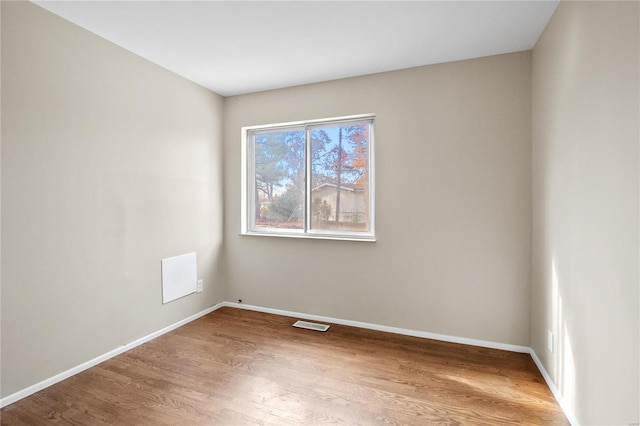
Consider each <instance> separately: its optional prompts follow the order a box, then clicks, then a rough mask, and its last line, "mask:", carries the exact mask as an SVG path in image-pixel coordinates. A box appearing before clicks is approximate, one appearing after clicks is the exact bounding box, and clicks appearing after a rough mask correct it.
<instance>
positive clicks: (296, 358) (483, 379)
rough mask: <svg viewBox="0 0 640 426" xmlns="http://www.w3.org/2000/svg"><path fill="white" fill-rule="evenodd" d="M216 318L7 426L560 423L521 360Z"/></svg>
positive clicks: (334, 329)
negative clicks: (44, 425)
mask: <svg viewBox="0 0 640 426" xmlns="http://www.w3.org/2000/svg"><path fill="white" fill-rule="evenodd" d="M294 321H295V319H293V318H290V317H283V316H278V315H270V314H264V313H258V312H252V311H245V310H240V309H233V308H222V309H219V310H217V311H215V312H212V313H211V314H209V315H206V316H204V317H202V318H200V319H198V320H196V321H193V322H191V323H189V324H187V325H185V326H183V327H181V328H179V329H177V330H174V331H172V332H170V333H167V334H165V335H163V336H161V337H158V338H157V339H155V340H153V341H151V342H148V343H145V344H144V345H141V346H138V347H137V348H134V349H132V350H130V351H129V352H126V353H124V354H122V355H119V356H117V357H115V358H112V359H110V360H108V361H105V362H103V363H101V364H99V365H97V366H95V367H93V368H91V369H89V370H86V371H84V372H82V373H80V374H77V375H75V376H73V377H71V378H69V379H67V380H65V381H63V382H60V383H58V384H56V385H54V386H51V387H49V388H47V389H45V390H43V391H40V392H38V393H36V394H34V395H32V396H30V397H28V398H25V399H23V400H21V401H18V402H16V403H14V404H12V405H10V406H8V407H5V408H4V409H2V411H1V412H0V414H1V416H2V424H3V425H5V424H6V425H13V424H21V425H22V424H29V425H31V424H33V425H35V424H48V423H59V424H74V425H97V424H114V425H253V424H290V425H292V424H307V425H324V424H361V425H375V424H406V425H430V424H473V425H481V424H486V425H489V424H490V425H507V424H508V425H510V424H514V423H519V424H545V425H547V424H568V422H567V420H566V418H565V417H564V415H563V413H562V411H561V409H560V407H559V406H558V404H557V403H556V401H555V399H554V398H553V395H552V394H551V391H550V390H549V388H548V387H547V385H546V384H545V382H544V379H543V378H542V376H541V375H540V373H539V372H538V370H537V368H536V366H535V364H534V363H533V360H532V359H531V357H530V356H529V355H528V354H518V353H511V352H505V351H499V350H493V349H485V348H477V347H472V346H465V345H458V344H453V343H444V342H438V341H433V340H426V339H420V338H414V337H407V336H401V335H396V334H389V333H382V332H377V331H371V330H364V329H358V328H352V327H346V326H340V325H331V328H330V329H329V331H327V332H325V333H321V332H316V331H310V330H303V329H298V328H294V327H292V326H291V325H292V324H293V322H294Z"/></svg>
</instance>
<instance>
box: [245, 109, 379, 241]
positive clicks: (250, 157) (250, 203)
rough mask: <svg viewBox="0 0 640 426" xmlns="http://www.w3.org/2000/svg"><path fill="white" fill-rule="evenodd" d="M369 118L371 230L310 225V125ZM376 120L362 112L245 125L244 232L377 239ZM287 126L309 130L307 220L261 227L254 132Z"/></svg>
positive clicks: (292, 236)
mask: <svg viewBox="0 0 640 426" xmlns="http://www.w3.org/2000/svg"><path fill="white" fill-rule="evenodd" d="M358 121H363V122H369V123H370V124H369V140H368V145H367V151H368V154H369V163H368V169H367V173H368V179H367V180H368V184H369V206H368V207H369V220H370V224H369V225H370V226H369V232H356V231H330V230H317V229H309V228H310V226H309V224H310V223H311V222H310V215H311V209H310V208H308V207H307V206H308V205H310V203H311V179H309V176H310V173H311V172H310V162H311V158H310V156H309V155H308V144H309V140H310V128H312V127H317V126H321V125H336V126H338V125H340V124H341V123H342V122H352V123H353V122H358ZM374 121H375V114H360V115H351V116H345V117H333V118H324V119H317V120H305V121H295V122H288V123H278V124H268V125H260V126H246V127H242V136H241V140H242V150H241V157H242V164H241V172H242V178H241V185H242V191H241V194H242V198H241V204H242V205H241V230H240V234H241V235H257V236H270V237H290V238H310V239H325V240H326V239H329V240H348V241H375V240H376V237H375V165H374V163H375V161H374V160H375V150H374ZM287 128H299V129H301V128H304V130H305V162H306V167H305V176H306V183H305V194H304V196H305V212H304V215H305V220H304V226H303V229H282V228H260V229H256V228H255V226H254V224H253V223H252V219H253V220H255V218H254V217H253V214H252V213H250V212H254V211H255V205H254V203H255V198H254V197H253V196H251V197H249V194H253V191H254V186H255V154H254V152H253V149H254V148H253V143H251V138H250V135H251V134H252V133H255V132H256V131H264V130H278V129H287Z"/></svg>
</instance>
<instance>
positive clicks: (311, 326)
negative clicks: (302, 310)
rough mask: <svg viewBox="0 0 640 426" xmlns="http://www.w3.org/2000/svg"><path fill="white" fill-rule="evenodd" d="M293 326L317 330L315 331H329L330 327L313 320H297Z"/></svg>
mask: <svg viewBox="0 0 640 426" xmlns="http://www.w3.org/2000/svg"><path fill="white" fill-rule="evenodd" d="M293 326H294V327H298V328H306V329H308V330H315V331H327V330H328V329H329V326H328V325H325V324H315V323H313V322H306V321H296V323H295V324H293Z"/></svg>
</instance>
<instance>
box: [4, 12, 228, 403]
mask: <svg viewBox="0 0 640 426" xmlns="http://www.w3.org/2000/svg"><path fill="white" fill-rule="evenodd" d="M221 117H222V98H220V97H219V96H217V95H215V94H213V93H211V92H210V91H208V90H205V89H203V88H201V87H199V86H196V85H195V84H193V83H190V82H188V81H186V80H184V79H183V78H181V77H178V76H176V75H175V74H172V73H170V72H168V71H166V70H164V69H162V68H160V67H158V66H157V65H154V64H152V63H150V62H148V61H146V60H144V59H141V58H139V57H137V56H135V55H133V54H131V53H129V52H126V51H124V50H123V49H121V48H119V47H117V46H115V45H113V44H111V43H109V42H106V41H104V40H103V39H100V38H99V37H97V36H94V35H92V34H90V33H88V32H86V31H85V30H82V29H80V28H78V27H75V26H74V25H72V24H70V23H68V22H66V21H64V20H62V19H60V18H58V17H56V16H54V15H52V14H50V13H49V12H46V11H44V10H42V9H40V8H39V7H37V6H35V5H33V4H30V3H26V2H24V3H22V2H21V3H16V2H2V233H3V235H2V237H3V238H2V296H3V297H2V317H1V319H2V396H7V395H10V394H12V393H13V392H16V391H18V390H21V389H23V388H25V387H27V386H29V385H33V384H35V383H37V382H39V381H41V380H43V379H46V378H49V377H51V376H53V375H55V374H57V373H60V372H62V371H64V370H66V369H68V368H71V367H74V366H77V365H79V364H81V363H82V362H84V361H87V360H89V359H91V358H93V357H96V356H98V355H101V354H104V353H105V352H108V351H109V350H112V349H115V348H117V347H119V346H120V345H123V344H126V343H128V342H131V341H132V340H134V339H137V338H140V337H142V336H144V335H147V334H149V333H151V332H153V331H156V330H159V329H161V328H163V327H165V326H167V325H169V324H172V323H174V322H176V321H178V320H182V319H184V318H186V317H188V316H190V315H192V314H194V313H197V312H199V311H201V310H203V309H205V308H207V307H210V306H212V305H213V304H215V303H216V302H218V301H220V300H222V296H223V293H222V285H223V283H222V281H221V274H220V260H219V252H220V247H221V243H222V228H221V226H222V225H221V224H222V208H221V203H222V181H221V179H222V175H221V169H222V154H221V149H222V146H221V127H222V126H221V122H220V120H221ZM190 251H196V252H197V254H198V275H199V276H200V277H201V278H204V280H205V292H204V293H202V294H198V295H191V296H188V297H185V298H182V299H180V300H177V301H175V302H172V303H170V304H167V305H164V306H163V305H162V303H161V302H162V298H161V282H160V259H162V258H163V257H168V256H174V255H178V254H182V253H185V252H190Z"/></svg>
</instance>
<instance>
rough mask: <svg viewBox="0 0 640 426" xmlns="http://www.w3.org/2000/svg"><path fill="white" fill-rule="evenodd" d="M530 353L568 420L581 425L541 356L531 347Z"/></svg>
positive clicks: (575, 424) (574, 425)
mask: <svg viewBox="0 0 640 426" xmlns="http://www.w3.org/2000/svg"><path fill="white" fill-rule="evenodd" d="M529 354H530V355H531V358H533V362H535V363H536V366H537V367H538V370H540V374H542V377H544V381H545V382H547V386H549V389H551V393H552V394H553V396H554V397H555V398H556V401H558V405H560V408H562V411H563V412H564V415H565V416H566V417H567V420H569V423H571V424H572V425H573V426H579V425H580V423H578V419H576V416H575V415H574V414H573V411H572V410H571V409H570V408H569V407H568V406H567V403H566V402H565V400H564V399H563V398H562V395H561V394H560V390H559V389H558V388H557V386H556V385H555V383H553V380H551V376H550V375H549V373H547V370H546V369H545V368H544V365H542V361H540V358H538V355H536V352H535V351H534V350H533V348H531V350H530V351H529Z"/></svg>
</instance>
